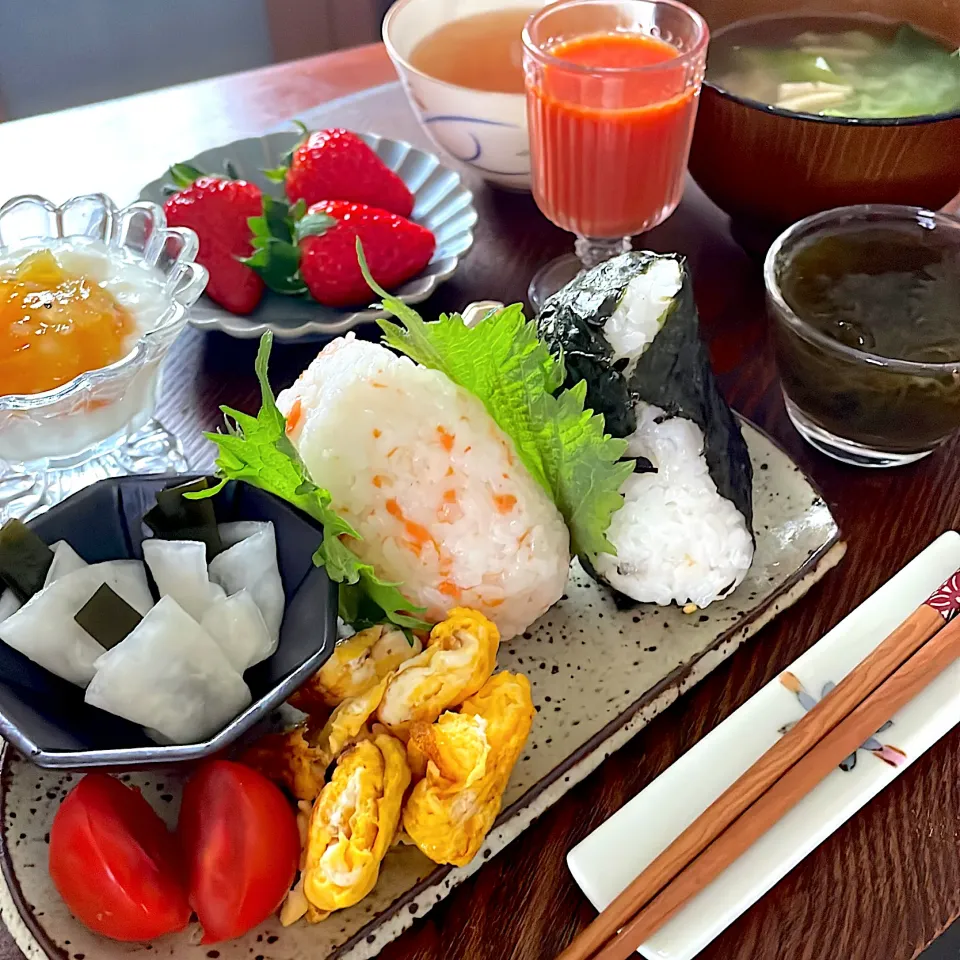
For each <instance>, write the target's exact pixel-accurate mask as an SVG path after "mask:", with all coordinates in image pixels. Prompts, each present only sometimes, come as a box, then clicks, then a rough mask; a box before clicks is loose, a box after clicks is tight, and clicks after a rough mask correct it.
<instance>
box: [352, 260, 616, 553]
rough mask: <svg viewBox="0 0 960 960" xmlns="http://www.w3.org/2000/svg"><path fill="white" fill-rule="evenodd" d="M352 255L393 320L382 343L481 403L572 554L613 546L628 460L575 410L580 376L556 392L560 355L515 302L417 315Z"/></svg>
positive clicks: (594, 422)
mask: <svg viewBox="0 0 960 960" xmlns="http://www.w3.org/2000/svg"><path fill="white" fill-rule="evenodd" d="M357 254H358V256H359V258H360V266H361V268H362V270H363V274H364V276H365V277H366V280H367V283H368V284H369V285H370V287H371V289H372V290H374V291H375V292H376V293H377V294H379V296H380V297H381V298H382V300H383V307H384V309H385V310H387V311H389V312H390V313H391V314H392V315H393V316H394V317H396V319H397V320H399V321H400V324H397V323H393V322H391V321H389V320H380V321H378V322H379V324H380V327H381V329H382V330H383V333H384V342H385V343H386V344H387V345H388V346H390V347H393V349H395V350H398V351H400V352H401V353H405V354H406V355H407V356H408V357H410V358H411V359H413V360H415V361H416V362H417V363H420V364H422V365H423V366H425V367H430V368H432V369H434V370H440V371H441V372H443V373H445V374H446V375H447V376H448V377H449V378H450V379H451V380H452V381H453V382H454V383H456V384H459V385H460V386H461V387H463V388H464V389H466V390H469V391H470V392H471V393H472V394H474V396H476V397H478V398H479V399H480V400H481V401H482V403H483V405H484V406H485V407H486V409H487V412H488V413H489V414H490V416H491V417H493V419H494V420H495V421H496V423H497V424H498V425H499V427H500V429H501V430H503V432H504V433H506V434H507V436H509V437H510V438H511V440H513V443H514V446H515V448H516V451H517V455H518V456H519V457H520V459H521V460H522V461H523V463H524V465H525V466H526V468H527V469H528V470H529V471H530V474H531V475H532V476H533V477H534V479H535V480H536V481H537V482H538V483H539V484H540V485H541V486H542V487H543V489H544V490H546V492H547V493H548V494H549V496H550V497H551V498H552V500H553V502H554V503H555V504H556V505H557V509H558V510H559V511H560V513H561V515H562V516H563V519H564V520H565V521H566V524H567V527H568V528H569V530H570V541H571V548H572V550H573V552H574V553H576V554H578V555H581V556H584V557H586V558H587V559H588V560H591V561H592V560H595V559H596V557H597V555H598V554H600V553H615V550H614V547H613V545H612V544H611V543H610V541H609V540H608V539H607V536H606V533H607V529H608V528H609V526H610V519H611V517H612V516H613V514H614V513H615V512H616V511H617V510H619V509H620V507H622V506H623V497H622V496H621V495H620V486H621V484H622V483H623V481H624V480H625V479H626V478H627V477H628V476H629V475H630V474H631V473H632V472H633V467H634V464H633V462H632V461H621V457H623V455H624V453H625V452H626V449H627V444H626V441H624V440H615V439H613V438H612V437H610V436H608V435H607V434H606V432H605V427H604V421H603V417H602V416H598V415H596V414H594V413H593V411H592V410H587V409H584V398H585V397H586V391H587V387H586V384H585V383H582V382H581V383H578V384H576V385H575V386H573V387H572V388H570V389H567V390H560V387H561V385H562V383H563V380H564V377H565V371H564V363H563V359H562V358H558V357H554V356H553V355H552V354H551V353H550V350H549V349H548V348H547V346H546V344H545V343H544V342H543V341H542V340H541V339H540V338H539V336H538V335H537V327H536V324H535V323H534V322H533V321H532V320H527V319H526V318H525V317H524V315H523V308H522V307H521V305H520V304H513V305H512V306H509V307H504V308H503V309H502V310H499V311H497V312H495V313H492V314H489V315H488V316H486V317H485V318H484V319H483V320H481V321H480V322H479V323H478V324H477V325H476V326H474V327H468V326H467V325H466V324H465V323H464V321H463V317H461V316H460V315H459V314H457V313H454V314H450V315H446V314H442V315H441V316H440V319H439V320H436V321H434V322H431V323H426V322H425V321H424V320H423V319H422V318H421V317H420V315H419V314H418V313H417V312H416V311H415V310H413V309H411V308H410V307H409V306H407V305H406V304H405V303H403V302H402V301H400V300H398V299H397V298H396V297H392V296H390V294H388V293H387V292H386V291H385V290H383V289H381V288H380V287H379V286H378V285H377V283H376V282H375V281H374V279H373V277H372V276H371V275H370V271H369V270H368V269H367V264H366V260H365V259H364V257H363V250H362V248H361V246H360V243H359V241H358V242H357ZM401 324H402V326H401ZM558 391H559V392H558Z"/></svg>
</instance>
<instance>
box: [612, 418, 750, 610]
mask: <svg viewBox="0 0 960 960" xmlns="http://www.w3.org/2000/svg"><path fill="white" fill-rule="evenodd" d="M636 414H637V429H636V431H635V432H634V433H633V434H632V435H631V436H630V437H629V438H628V441H627V442H628V447H627V456H629V457H640V458H643V459H645V460H648V461H649V462H650V463H651V464H652V465H653V467H654V468H655V470H653V471H650V472H645V473H644V472H638V473H632V474H630V476H629V477H627V479H626V480H625V481H624V484H623V486H622V487H621V489H620V492H621V493H622V494H623V499H624V504H623V507H622V508H621V509H620V510H618V511H617V512H616V513H615V514H614V515H613V520H612V521H611V523H610V529H609V530H608V531H607V537H608V538H609V539H610V542H611V543H612V544H613V545H614V547H616V550H617V554H616V556H613V555H612V554H609V553H602V554H600V556H599V557H598V558H597V572H598V573H599V574H600V576H602V577H603V578H604V579H605V580H606V581H607V582H608V583H609V584H610V585H611V586H612V587H614V589H616V590H619V591H620V592H621V593H624V594H626V595H627V596H628V597H632V598H633V599H634V600H639V601H641V602H652V603H659V604H664V605H665V604H669V603H677V604H679V605H680V606H684V605H685V604H687V603H695V604H696V605H697V606H698V607H701V608H702V607H706V606H708V605H709V604H711V603H713V602H714V601H715V600H718V599H720V598H722V597H726V596H728V595H729V594H730V593H731V592H732V591H733V590H734V589H735V588H736V587H737V586H739V584H740V582H741V581H742V580H743V578H744V577H745V576H746V573H747V571H748V570H749V569H750V564H751V562H752V560H753V550H754V546H753V538H752V537H751V535H750V531H749V530H748V529H747V524H746V521H745V520H744V518H743V514H741V513H740V512H739V511H738V510H737V508H736V507H735V506H734V505H733V504H732V503H731V502H730V501H729V500H727V499H725V498H724V497H722V496H720V494H719V492H718V491H717V485H716V484H715V483H714V482H713V479H712V478H711V476H710V472H709V470H708V469H707V463H706V460H705V459H704V456H703V431H702V430H701V429H700V428H699V427H698V426H697V425H696V424H695V423H694V422H693V421H692V420H687V419H686V418H685V417H667V416H666V415H665V414H664V412H663V410H661V409H660V408H659V407H655V406H653V404H648V403H643V402H640V403H638V404H637V407H636Z"/></svg>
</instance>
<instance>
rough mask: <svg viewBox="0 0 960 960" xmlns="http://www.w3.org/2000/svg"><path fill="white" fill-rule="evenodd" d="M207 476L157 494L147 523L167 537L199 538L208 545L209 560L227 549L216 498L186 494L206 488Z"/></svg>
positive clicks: (157, 534)
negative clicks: (218, 525) (221, 529)
mask: <svg viewBox="0 0 960 960" xmlns="http://www.w3.org/2000/svg"><path fill="white" fill-rule="evenodd" d="M209 486H210V483H209V481H208V480H207V478H206V477H200V478H199V479H197V480H191V481H190V482H189V483H181V484H180V485H179V486H175V487H167V488H166V489H165V490H161V491H160V493H158V494H157V504H156V506H155V507H154V508H153V509H152V510H150V511H149V512H147V513H146V514H144V517H143V522H144V523H145V524H146V525H147V526H148V527H149V528H150V529H151V530H152V531H153V532H154V534H155V535H156V536H158V537H160V538H162V539H164V540H199V541H201V542H202V543H204V544H205V545H206V547H207V563H209V562H210V561H211V560H212V559H213V558H214V557H215V556H216V555H217V554H218V553H220V551H221V550H222V549H223V544H222V543H221V541H220V531H219V529H218V527H217V516H216V513H215V511H214V508H213V501H212V500H187V499H186V497H184V496H183V494H185V493H195V492H197V491H200V490H206V489H208V488H209Z"/></svg>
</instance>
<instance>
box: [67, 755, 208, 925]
mask: <svg viewBox="0 0 960 960" xmlns="http://www.w3.org/2000/svg"><path fill="white" fill-rule="evenodd" d="M50 876H51V878H52V879H53V883H54V886H56V888H57V890H58V891H59V893H60V896H61V897H63V900H64V902H65V903H66V905H67V906H68V907H69V908H70V912H71V913H73V915H74V916H75V917H76V918H77V919H78V920H79V921H80V922H81V923H83V924H85V925H86V926H88V927H89V928H90V929H91V930H93V931H94V932H96V933H99V934H102V935H103V936H105V937H111V938H112V939H114V940H152V939H153V938H154V937H159V936H162V935H163V934H165V933H172V932H173V931H174V930H182V929H183V928H184V927H185V926H186V925H187V923H188V922H189V920H190V907H189V905H188V904H187V894H186V889H185V886H184V883H183V872H182V869H181V865H180V862H179V858H178V856H177V850H176V844H175V843H174V842H173V837H172V836H171V834H170V831H169V830H167V828H166V825H165V824H164V822H163V821H162V820H161V819H160V817H159V816H158V815H157V813H156V812H155V811H154V809H153V807H151V806H150V804H149V803H147V801H146V800H145V799H144V798H143V796H142V795H141V793H140V791H139V790H135V789H133V788H131V787H127V786H125V785H124V784H122V783H121V782H120V781H119V780H115V779H114V778H113V777H110V776H108V775H107V774H105V773H89V774H87V775H86V776H85V777H84V778H83V779H82V780H81V781H80V782H79V783H78V784H77V786H76V787H74V789H73V790H72V791H71V792H70V794H69V795H68V796H67V798H66V800H64V801H63V803H62V804H61V805H60V809H59V810H58V811H57V815H56V816H55V817H54V820H53V827H52V828H51V830H50Z"/></svg>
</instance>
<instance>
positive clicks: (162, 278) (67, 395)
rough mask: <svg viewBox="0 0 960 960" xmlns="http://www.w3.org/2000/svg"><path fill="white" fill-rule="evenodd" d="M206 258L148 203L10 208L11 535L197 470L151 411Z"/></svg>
mask: <svg viewBox="0 0 960 960" xmlns="http://www.w3.org/2000/svg"><path fill="white" fill-rule="evenodd" d="M198 246H199V243H198V241H197V237H196V234H194V233H193V231H191V230H187V229H184V228H179V227H178V228H173V227H168V226H167V223H166V218H165V216H164V213H163V209H162V207H160V206H159V205H157V204H154V203H149V202H143V201H141V202H138V203H134V204H131V205H130V206H128V207H124V208H123V209H118V208H117V206H116V205H115V204H114V203H113V201H111V200H110V198H109V197H107V196H105V195H103V194H91V195H88V196H81V197H74V198H72V199H71V200H68V201H67V202H66V203H64V204H63V205H62V206H59V207H58V206H56V205H55V204H53V203H51V202H50V201H49V200H46V199H44V198H43V197H36V196H21V197H14V198H13V199H11V200H8V201H7V202H6V203H5V204H4V205H3V206H2V207H0V522H3V521H4V520H6V519H8V518H9V517H20V518H28V517H31V516H34V515H36V514H37V513H40V512H41V511H43V510H45V509H46V508H47V507H49V506H51V505H53V504H54V503H57V502H58V501H60V500H62V499H64V498H65V497H67V496H69V495H70V494H72V493H74V492H76V491H77V490H79V489H81V488H83V487H85V486H87V485H88V484H90V483H93V482H94V481H96V480H100V479H103V478H104V477H110V476H123V475H127V474H137V473H170V472H173V473H181V472H184V471H185V470H186V469H187V463H186V461H185V459H184V456H183V451H182V448H181V446H180V444H179V442H178V441H177V440H176V438H175V437H173V436H172V435H171V434H170V433H169V432H168V431H167V430H165V429H164V428H163V427H162V426H161V425H160V424H159V423H158V422H157V421H156V420H155V419H154V418H153V412H154V406H155V402H156V395H157V389H158V386H159V375H160V365H161V363H162V361H163V358H164V357H165V355H166V353H167V351H168V350H169V348H170V346H171V345H172V344H173V341H174V340H175V339H176V338H177V335H178V334H179V333H180V331H181V330H182V329H183V327H184V326H185V324H186V322H187V316H188V314H189V311H190V308H191V307H192V306H193V304H194V303H195V302H196V300H197V298H198V297H199V296H200V294H201V293H202V292H203V288H204V286H205V285H206V282H207V272H206V270H205V269H204V268H203V267H202V266H200V265H199V264H198V263H196V262H195V259H194V258H195V257H196V254H197V249H198Z"/></svg>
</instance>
